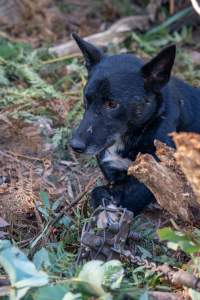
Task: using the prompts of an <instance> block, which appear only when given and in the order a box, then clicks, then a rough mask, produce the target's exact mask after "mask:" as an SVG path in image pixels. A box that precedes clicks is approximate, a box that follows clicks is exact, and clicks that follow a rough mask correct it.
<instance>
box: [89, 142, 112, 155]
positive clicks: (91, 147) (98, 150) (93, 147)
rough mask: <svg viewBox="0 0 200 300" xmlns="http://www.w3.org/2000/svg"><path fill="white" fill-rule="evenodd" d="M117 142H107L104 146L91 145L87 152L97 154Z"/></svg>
mask: <svg viewBox="0 0 200 300" xmlns="http://www.w3.org/2000/svg"><path fill="white" fill-rule="evenodd" d="M114 143H115V141H114V140H112V141H109V142H107V143H106V144H105V145H104V146H102V147H100V148H99V147H98V148H97V147H96V146H89V147H88V148H87V149H86V151H85V154H86V155H94V156H97V155H99V154H100V153H101V152H102V151H105V150H106V149H108V148H110V147H111V146H112V145H113V144H114Z"/></svg>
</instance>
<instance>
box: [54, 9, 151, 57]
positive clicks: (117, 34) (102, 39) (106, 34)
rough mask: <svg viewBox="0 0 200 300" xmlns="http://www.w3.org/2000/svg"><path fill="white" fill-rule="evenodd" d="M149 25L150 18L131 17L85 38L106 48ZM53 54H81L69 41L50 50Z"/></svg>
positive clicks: (146, 16)
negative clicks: (109, 44) (135, 30)
mask: <svg viewBox="0 0 200 300" xmlns="http://www.w3.org/2000/svg"><path fill="white" fill-rule="evenodd" d="M148 24H149V16H148V15H141V16H130V17H126V18H122V19H121V20H119V21H117V22H116V23H114V24H113V25H112V26H111V27H110V28H109V29H107V30H105V31H103V32H99V33H96V34H93V35H90V36H88V37H86V38H85V40H86V41H88V42H90V43H94V44H95V45H97V46H99V47H104V46H106V45H107V44H108V43H110V42H111V41H113V42H116V41H117V43H119V42H122V41H123V40H124V39H125V38H126V33H128V32H131V31H132V30H133V29H140V30H145V29H146V28H147V26H148ZM49 52H50V53H51V54H56V55H58V56H68V55H75V54H77V55H78V54H79V50H78V47H77V45H76V43H75V42H74V41H69V42H67V43H66V44H63V45H58V46H55V47H52V48H50V49H49Z"/></svg>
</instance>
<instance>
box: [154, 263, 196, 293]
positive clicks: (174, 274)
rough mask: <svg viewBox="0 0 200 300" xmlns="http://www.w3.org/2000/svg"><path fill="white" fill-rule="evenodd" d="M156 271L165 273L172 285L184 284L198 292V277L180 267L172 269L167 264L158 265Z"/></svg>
mask: <svg viewBox="0 0 200 300" xmlns="http://www.w3.org/2000/svg"><path fill="white" fill-rule="evenodd" d="M156 271H158V272H161V273H162V274H163V275H165V276H166V277H167V279H168V280H170V281H171V282H172V283H173V284H174V285H180V286H186V287H188V288H192V289H194V290H196V291H197V292H200V278H198V277H196V276H194V275H193V274H191V273H188V272H186V271H183V270H181V269H179V270H173V269H172V268H171V267H169V266H168V265H167V264H165V265H162V266H159V267H158V268H157V270H156Z"/></svg>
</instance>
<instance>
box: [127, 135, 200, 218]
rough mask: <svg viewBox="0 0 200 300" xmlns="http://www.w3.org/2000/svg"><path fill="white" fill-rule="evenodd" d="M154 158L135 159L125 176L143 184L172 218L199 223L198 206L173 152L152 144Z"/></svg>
mask: <svg viewBox="0 0 200 300" xmlns="http://www.w3.org/2000/svg"><path fill="white" fill-rule="evenodd" d="M155 145H156V149H157V151H156V155H157V157H158V158H159V160H160V162H158V161H156V160H155V158H153V156H151V155H149V154H143V155H138V157H137V159H136V160H135V161H134V162H133V164H132V165H131V166H130V167H129V170H128V174H129V175H132V176H134V177H136V178H137V179H138V180H139V181H141V182H143V183H144V184H145V185H146V186H147V187H148V188H149V189H150V190H151V192H152V193H153V194H154V196H155V198H156V200H157V202H158V203H159V204H160V206H161V207H162V208H164V209H166V210H167V211H168V212H169V213H171V214H172V215H173V216H175V217H179V218H181V219H182V220H183V221H186V222H189V223H199V222H200V206H199V204H198V203H197V201H196V197H195V195H194V192H193V190H192V187H191V185H190V184H189V182H188V181H187V180H186V178H185V176H184V174H183V172H182V170H181V169H180V167H179V165H178V164H177V163H176V160H175V158H174V152H175V150H173V149H171V148H169V147H167V146H166V145H164V144H163V143H161V142H158V141H156V143H155Z"/></svg>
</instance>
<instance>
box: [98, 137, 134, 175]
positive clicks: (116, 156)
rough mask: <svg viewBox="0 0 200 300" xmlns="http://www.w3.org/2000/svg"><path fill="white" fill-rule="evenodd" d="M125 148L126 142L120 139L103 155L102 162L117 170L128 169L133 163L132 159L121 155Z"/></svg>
mask: <svg viewBox="0 0 200 300" xmlns="http://www.w3.org/2000/svg"><path fill="white" fill-rule="evenodd" d="M123 150H124V144H123V142H122V141H121V139H119V140H118V141H116V142H115V144H114V145H112V146H111V147H109V148H108V149H106V150H105V152H104V154H103V156H102V159H101V161H102V163H107V164H108V165H109V167H112V168H114V169H117V170H127V169H128V167H129V166H130V164H131V160H130V159H128V158H124V157H122V156H121V153H122V152H123Z"/></svg>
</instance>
